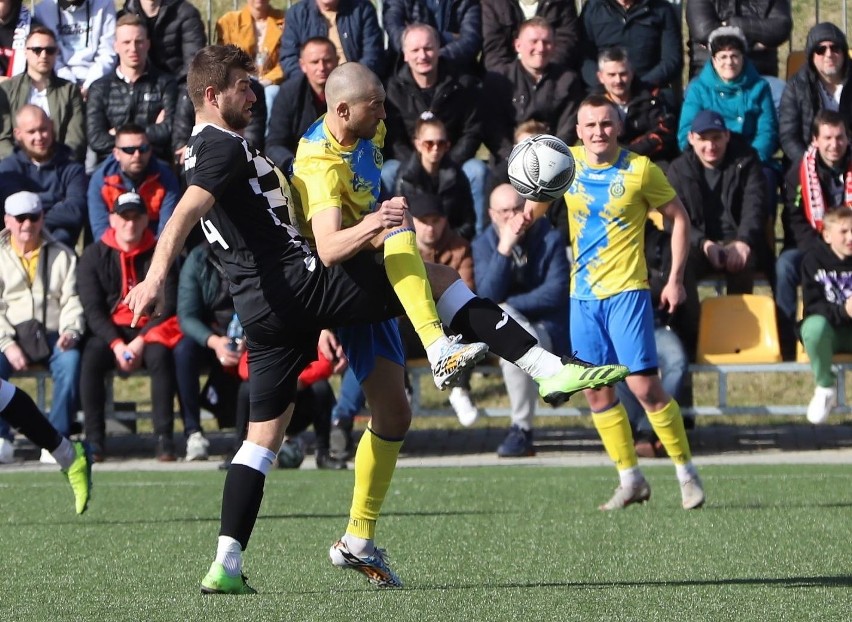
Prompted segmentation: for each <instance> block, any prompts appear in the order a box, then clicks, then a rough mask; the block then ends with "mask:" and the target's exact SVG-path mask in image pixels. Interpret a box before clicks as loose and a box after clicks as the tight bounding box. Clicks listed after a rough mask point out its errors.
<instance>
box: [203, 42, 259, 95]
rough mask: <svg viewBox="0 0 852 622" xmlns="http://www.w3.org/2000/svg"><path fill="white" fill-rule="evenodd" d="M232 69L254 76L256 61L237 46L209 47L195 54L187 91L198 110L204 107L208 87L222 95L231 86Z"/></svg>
mask: <svg viewBox="0 0 852 622" xmlns="http://www.w3.org/2000/svg"><path fill="white" fill-rule="evenodd" d="M232 69H243V70H245V71H246V72H248V73H251V74H253V73H254V72H255V71H256V68H255V65H254V59H252V57H251V56H249V55H248V54H247V53H246V52H245V51H244V50H241V49H240V48H238V47H237V46H236V45H208V46H207V47H203V48H201V49H200V50H198V52H196V53H195V57H193V59H192V62H191V63H190V64H189V71H188V72H187V75H186V90H187V92H188V94H189V99H190V100H192V105H193V106H195V109H196V110H201V107H202V106H203V105H204V89H206V88H207V87H208V86H212V87H213V88H214V89H216V90H217V91H218V92H220V93H221V92H222V91H224V90H226V89H227V88H228V87H229V86H230V82H229V80H230V76H231V70H232Z"/></svg>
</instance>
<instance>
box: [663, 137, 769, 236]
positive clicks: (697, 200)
mask: <svg viewBox="0 0 852 622" xmlns="http://www.w3.org/2000/svg"><path fill="white" fill-rule="evenodd" d="M721 169H722V178H721V180H720V182H719V183H720V184H721V185H722V187H721V200H722V205H723V206H724V213H723V214H722V215H721V217H722V220H723V221H726V224H727V227H728V228H730V229H732V230H735V231H736V232H737V235H736V238H735V239H737V240H740V241H742V242H745V243H746V244H748V245H749V247H750V248H751V249H752V251H754V250H755V249H756V248H760V245H761V244H762V243H764V242H763V241H764V240H765V237H766V217H765V216H764V208H763V204H764V194H765V192H766V190H765V187H766V183H765V181H764V178H763V173H762V171H761V166H760V158H758V156H757V153H756V152H755V150H754V149H752V148H751V147H750V146H749V145H748V144H747V143H746V142H745V141H744V140H743V139H742V138H741V137H739V136H737V135H736V134H734V133H731V140H730V142H728V148H727V150H726V151H725V158H724V160H723V161H722V166H721ZM666 176H667V177H668V180H669V183H670V184H671V185H672V187H673V188H674V189H675V192H677V196H678V197H679V198H680V200H681V202H683V205H684V207H685V208H686V211H687V213H688V214H689V221H690V223H691V227H690V244H691V245H692V246H693V247H694V248H697V249H700V248H701V247H702V246H703V245H704V241H705V240H706V239H707V235H706V227H705V222H706V221H705V218H704V202H703V197H704V196H705V194H706V193H707V191H706V184H705V183H704V166H703V165H702V164H701V161H700V160H699V159H698V156H697V155H695V152H694V151H693V150H692V147H690V148H689V149H687V150H686V151H684V152H683V153H682V154H681V155H679V156H678V157H677V158H675V159H674V160H673V161H672V163H671V164H670V165H669V170H668V171H667V173H666ZM714 241H719V240H714Z"/></svg>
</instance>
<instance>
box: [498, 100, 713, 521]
mask: <svg viewBox="0 0 852 622" xmlns="http://www.w3.org/2000/svg"><path fill="white" fill-rule="evenodd" d="M577 114H578V117H577V134H578V136H579V137H580V140H581V141H582V143H583V144H582V146H579V147H571V153H572V154H573V156H574V159H575V162H576V167H577V172H576V178H575V180H574V182H573V183H572V184H571V187H570V188H569V189H568V191H567V192H566V193H565V202H566V204H567V206H568V223H569V229H570V235H571V247H572V249H573V251H574V264H573V265H572V268H571V314H570V318H571V320H570V321H571V344H572V347H573V348H575V349H576V350H577V356H579V357H580V358H582V359H586V360H589V361H596V362H597V363H600V364H603V363H610V364H613V363H621V364H623V365H626V366H627V367H629V368H630V375H629V376H628V378H627V386H628V387H629V388H630V390H631V391H632V392H633V394H634V395H635V396H636V398H637V399H638V400H639V403H640V404H642V407H643V408H644V409H645V411H646V412H647V414H648V420H649V421H650V422H651V424H652V425H653V427H654V431H655V432H656V433H657V436H658V437H659V438H660V441H661V442H662V443H663V445H664V446H665V448H666V451H667V452H668V455H669V457H670V458H671V459H672V461H673V462H674V464H675V469H676V472H677V477H678V480H679V482H680V486H681V497H682V499H681V500H682V505H683V507H684V509H693V508H697V507H701V506H702V505H703V504H704V489H703V486H702V483H701V480H700V478H699V477H698V472H697V470H696V468H695V465H694V464H693V463H692V456H691V453H690V450H689V443H688V441H687V438H686V432H685V430H684V426H683V417H682V416H681V412H680V407H679V406H678V404H677V402H676V401H675V400H674V399H673V398H672V397H671V396H670V395H668V394H667V393H666V392H665V390H664V389H663V386H662V383H661V381H660V378H659V375H658V373H657V351H656V346H655V342H654V320H653V309H652V306H651V294H650V289H649V285H648V270H647V266H646V265H645V253H644V230H645V221H646V220H647V218H648V212H649V211H650V210H653V209H656V210H659V211H660V212H661V213H662V214H663V216H665V217H666V218H667V219H669V220H670V221H672V223H673V226H672V268H671V275H670V277H669V281H668V282H667V283H666V285H665V287H664V288H663V291H662V294H661V296H660V304H661V306H664V307H666V310H667V311H668V312H669V313H671V312H672V311H674V309H675V307H677V306H678V305H680V304H681V303H683V301H684V300H685V298H686V293H685V291H684V288H683V271H684V269H685V262H686V255H687V251H688V247H689V217H688V216H687V214H686V211H685V209H684V207H683V205H682V204H681V202H680V200H679V199H678V198H677V195H676V194H675V191H674V190H673V189H672V187H671V186H670V185H669V183H668V181H667V180H666V177H665V175H664V174H663V172H662V170H661V169H660V168H658V167H657V166H656V165H655V164H653V163H652V162H651V161H650V160H649V159H648V158H647V157H645V156H640V155H637V154H635V153H632V152H630V151H627V150H626V149H623V148H621V147H619V146H618V135H619V130H620V127H619V126H620V120H619V115H618V111H617V110H616V108H615V106H614V105H613V104H612V103H611V102H610V101H609V100H608V99H606V98H604V97H602V96H590V97H588V98H586V99H585V100H584V101H583V102H582V103H581V104H580V108H579V109H578V113H577ZM546 207H547V205H546V204H544V203H533V202H527V206H526V210H525V213H524V214H519V215H518V216H517V217H516V218H515V222H514V224H515V227H516V229H518V230H521V229H523V228H524V227H526V226H528V224H529V223H530V222H531V220H532V219H533V218H535V217H537V216H540V215H541V214H542V213H543V212H544V211H545V209H546ZM585 395H586V398H587V400H588V402H589V406H590V408H591V409H592V419H593V421H594V423H595V427H596V428H597V430H598V432H599V434H600V436H601V440H602V441H603V444H604V447H605V448H606V451H607V453H608V454H609V456H610V458H611V459H612V460H613V462H615V464H616V467H617V468H618V473H619V480H620V485H619V487H618V488H617V489H616V491H615V495H614V496H613V497H612V498H611V499H610V500H609V501H607V502H606V503H604V504H603V505H601V506H600V507H601V509H602V510H616V509H621V508H623V507H626V506H628V505H630V504H632V503H644V502H645V501H647V500H648V499H649V498H650V497H651V488H650V486H649V485H648V482H647V481H646V480H645V477H644V476H643V475H642V472H641V471H640V470H639V467H638V460H637V457H636V451H635V449H634V447H633V435H632V432H631V430H630V423H629V421H628V418H627V411H626V410H625V409H624V406H622V404H621V403H620V402H619V401H618V398H617V396H616V393H615V390H614V389H611V388H607V389H603V390H601V391H585Z"/></svg>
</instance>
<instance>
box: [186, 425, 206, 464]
mask: <svg viewBox="0 0 852 622" xmlns="http://www.w3.org/2000/svg"><path fill="white" fill-rule="evenodd" d="M209 448H210V441H208V440H207V439H206V438H204V435H203V434H202V433H201V432H193V433H192V434H190V435H189V438H188V439H186V461H187V462H192V461H193V460H207V458H209V455H208V454H207V450H208V449H209Z"/></svg>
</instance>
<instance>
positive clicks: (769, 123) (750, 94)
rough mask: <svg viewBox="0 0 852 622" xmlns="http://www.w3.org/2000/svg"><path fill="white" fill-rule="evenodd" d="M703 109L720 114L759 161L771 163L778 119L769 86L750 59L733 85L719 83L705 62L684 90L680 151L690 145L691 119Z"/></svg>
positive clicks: (711, 65)
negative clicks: (743, 139) (752, 148)
mask: <svg viewBox="0 0 852 622" xmlns="http://www.w3.org/2000/svg"><path fill="white" fill-rule="evenodd" d="M702 110H715V111H716V112H718V113H719V114H721V115H722V118H723V119H725V126H726V127H727V128H728V129H729V130H730V131H732V132H737V133H739V134H741V135H742V136H743V138H745V139H746V140H747V141H748V142H749V143H750V144H751V146H752V147H754V150H755V151H757V153H758V155H759V156H760V160H761V162H770V161H771V160H772V156H773V155H775V152H776V151H777V150H778V117H777V115H776V113H775V104H774V103H773V101H772V92H771V90H770V88H769V83H768V82H766V80H764V79H763V78H761V77H760V74H758V73H757V69H755V67H754V65H753V64H752V62H751V61H750V60H748V59H745V65H744V67H743V71H742V73H741V74H740V75H739V76H737V78H736V79H735V80H733V81H732V82H725V81H724V80H722V79H721V78H720V77H719V75H718V74H717V73H716V69H715V68H714V67H713V63H711V62H708V63H707V64H705V65H704V68H703V69H702V70H701V73H699V74H698V76H697V77H696V78H695V79H694V80H693V81H692V82H690V83H689V86H687V87H686V94H685V96H684V99H683V108H682V109H681V113H680V125H679V126H678V130H677V140H678V144H679V145H680V148H681V150H682V151H683V150H685V149H686V148H687V146H689V142H688V141H687V134H689V128H690V126H691V125H692V120H693V119H694V118H695V115H697V114H698V113H699V112H700V111H702Z"/></svg>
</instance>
